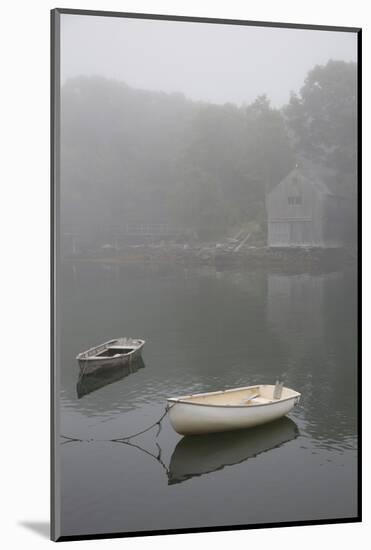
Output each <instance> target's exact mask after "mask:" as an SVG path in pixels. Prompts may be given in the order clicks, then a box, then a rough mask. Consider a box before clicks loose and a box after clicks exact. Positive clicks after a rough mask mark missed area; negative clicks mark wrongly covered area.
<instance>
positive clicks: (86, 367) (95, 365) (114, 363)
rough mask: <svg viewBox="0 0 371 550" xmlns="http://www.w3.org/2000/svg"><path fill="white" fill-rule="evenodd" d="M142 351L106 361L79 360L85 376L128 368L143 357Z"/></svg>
mask: <svg viewBox="0 0 371 550" xmlns="http://www.w3.org/2000/svg"><path fill="white" fill-rule="evenodd" d="M141 354H142V349H138V350H135V351H134V352H133V353H131V354H130V355H121V356H119V357H107V358H104V359H78V362H79V367H80V371H81V372H82V373H83V374H91V373H93V372H96V371H98V370H101V369H102V368H104V369H111V368H114V367H124V366H128V365H130V364H131V363H133V362H134V361H136V360H137V359H139V357H141Z"/></svg>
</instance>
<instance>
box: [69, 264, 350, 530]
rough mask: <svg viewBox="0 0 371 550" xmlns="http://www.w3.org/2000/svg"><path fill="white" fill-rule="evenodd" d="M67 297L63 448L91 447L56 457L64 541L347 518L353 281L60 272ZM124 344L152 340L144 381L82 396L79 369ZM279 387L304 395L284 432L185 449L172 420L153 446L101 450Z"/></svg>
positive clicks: (141, 440)
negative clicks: (187, 398) (198, 405)
mask: <svg viewBox="0 0 371 550" xmlns="http://www.w3.org/2000/svg"><path fill="white" fill-rule="evenodd" d="M61 286H62V302H63V305H62V334H61V338H62V339H61V341H62V380H61V393H60V406H61V410H62V412H61V433H62V434H65V435H68V436H72V437H77V438H80V439H84V440H88V441H83V442H68V443H63V444H61V446H60V452H61V475H62V534H63V535H79V534H87V533H108V532H128V531H138V530H157V529H182V528H196V527H211V526H220V525H238V524H256V523H261V522H264V523H266V522H281V521H300V520H315V519H331V518H342V517H352V516H355V515H356V513H357V491H356V486H357V453H356V443H357V440H356V408H357V407H356V403H357V396H356V388H357V380H356V356H357V350H356V336H357V315H356V277H355V274H354V273H351V272H336V273H326V274H316V275H310V274H300V275H284V274H278V273H270V272H267V271H253V272H250V271H233V270H225V271H221V272H218V271H216V270H215V269H212V268H202V269H183V268H174V269H169V267H166V268H165V267H158V266H157V267H156V266H146V267H143V266H137V265H130V266H122V265H120V266H119V265H107V264H106V265H103V264H94V263H92V262H91V263H89V262H86V263H84V262H80V263H75V264H73V263H70V262H66V263H64V264H62V277H61ZM121 335H128V336H133V337H139V338H145V339H146V341H147V343H146V345H145V348H144V352H143V360H144V364H143V365H138V366H139V367H141V368H138V370H137V371H136V372H132V373H128V372H119V373H117V372H116V373H114V374H113V375H112V376H111V377H110V376H106V377H105V378H103V379H102V378H99V377H95V378H94V377H93V378H92V379H88V380H83V381H81V380H80V383H79V384H77V383H78V365H77V362H76V360H75V356H76V354H77V353H78V352H80V351H82V350H84V349H87V348H88V347H90V346H93V345H95V344H98V343H101V342H103V341H105V340H108V339H110V338H113V337H116V336H121ZM125 375H126V376H125ZM277 378H280V379H283V380H284V382H285V385H286V386H289V387H292V388H294V389H295V390H297V391H300V392H301V393H302V400H301V403H300V405H299V406H298V407H297V408H295V409H294V410H293V412H292V413H291V414H290V415H289V418H284V419H282V420H280V421H278V422H275V423H272V424H270V425H269V424H268V425H266V426H262V427H259V428H256V429H253V430H246V431H241V432H236V433H229V434H215V435H209V436H198V437H187V438H182V437H180V436H179V435H177V434H176V433H175V432H174V431H173V430H172V428H171V426H170V424H169V421H168V419H167V418H165V419H164V421H163V423H162V430H161V432H160V434H159V436H158V438H157V439H156V437H155V436H156V429H153V430H152V431H150V432H147V433H145V434H143V435H141V436H140V437H138V438H136V439H134V440H132V443H135V445H137V446H136V447H134V446H129V445H125V444H122V443H113V442H110V441H107V440H109V439H113V438H117V437H124V436H126V435H130V434H132V433H135V432H137V431H140V430H141V429H144V428H146V427H147V426H149V425H150V424H152V423H153V422H155V421H156V420H157V419H158V418H159V417H160V415H161V414H162V412H163V410H164V405H165V399H166V397H169V396H176V395H182V394H187V393H194V392H203V391H212V390H218V389H224V388H231V387H236V386H245V385H251V384H255V383H268V384H270V383H274V382H275V380H276V379H277ZM110 382H111V383H110ZM61 441H63V439H61ZM156 441H157V444H158V445H156ZM138 447H140V448H138ZM159 449H160V450H161V456H160V460H157V459H156V456H157V455H158V453H159Z"/></svg>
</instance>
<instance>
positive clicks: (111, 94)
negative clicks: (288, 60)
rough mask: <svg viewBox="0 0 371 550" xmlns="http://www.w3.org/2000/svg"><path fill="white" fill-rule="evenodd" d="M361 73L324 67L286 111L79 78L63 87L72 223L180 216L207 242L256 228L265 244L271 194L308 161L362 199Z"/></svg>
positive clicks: (102, 230)
mask: <svg viewBox="0 0 371 550" xmlns="http://www.w3.org/2000/svg"><path fill="white" fill-rule="evenodd" d="M356 82H357V68H356V64H355V63H346V62H343V61H329V62H328V63H327V64H326V65H323V66H316V67H314V68H313V69H312V70H311V71H310V72H309V73H308V75H307V77H306V79H305V81H304V83H303V86H302V88H301V90H300V91H299V93H297V94H292V95H291V97H290V100H289V102H288V104H287V105H286V106H284V107H282V108H280V109H277V108H274V107H272V106H271V104H270V101H269V98H268V97H267V96H265V95H262V96H260V97H258V98H257V99H256V100H255V101H254V102H252V103H251V104H249V105H242V106H236V105H233V104H231V103H227V104H224V105H215V104H208V103H205V102H201V101H200V102H195V101H190V100H189V99H187V98H185V97H184V96H183V95H182V94H179V93H173V94H166V93H163V92H152V91H145V90H137V89H133V88H131V87H130V86H128V85H126V84H125V83H122V82H118V81H114V80H109V79H105V78H101V77H77V78H73V79H70V80H68V81H67V82H66V83H65V84H64V86H63V87H62V90H61V201H62V209H61V212H62V214H61V221H62V230H63V228H65V229H66V230H72V231H75V232H77V233H79V232H82V233H84V232H85V233H90V234H92V235H94V234H96V235H97V236H98V235H103V234H105V235H107V237H109V235H110V233H112V232H115V233H117V232H120V228H122V227H123V226H124V224H126V223H170V224H173V225H177V226H181V227H184V228H187V229H191V230H192V231H193V232H194V233H195V234H197V235H198V237H199V238H200V239H203V240H208V239H210V240H213V239H220V238H223V237H225V236H227V235H231V234H233V233H234V232H235V231H237V230H239V229H241V228H245V229H249V230H251V231H252V233H253V234H255V236H256V238H257V239H261V240H262V241H264V238H265V231H266V229H265V227H266V212H265V197H266V194H267V193H268V192H269V191H270V190H271V189H272V188H273V187H274V186H275V185H277V184H278V183H279V182H280V181H281V179H282V178H283V177H285V176H286V175H287V174H288V173H289V172H290V171H291V170H292V168H293V167H294V166H295V165H296V164H297V163H299V164H300V159H302V158H305V159H309V160H311V161H313V162H315V163H317V164H320V165H321V166H324V167H327V168H330V169H331V170H333V172H334V173H335V174H336V178H335V181H336V189H333V190H332V191H333V192H339V193H342V194H345V195H346V196H348V198H349V199H350V200H353V201H354V200H355V194H356V165H357V163H356V160H357V149H356V148H357V140H356V137H357V116H356V115H357V89H356Z"/></svg>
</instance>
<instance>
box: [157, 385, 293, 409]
mask: <svg viewBox="0 0 371 550" xmlns="http://www.w3.org/2000/svg"><path fill="white" fill-rule="evenodd" d="M270 385H271V384H260V385H256V386H246V387H243V388H232V389H230V390H219V391H216V392H209V393H208V392H207V393H195V394H191V395H185V396H182V397H168V398H167V401H168V402H171V403H173V404H174V405H175V404H176V403H182V404H183V405H198V406H201V407H214V408H215V407H217V408H222V409H251V408H252V407H270V406H271V405H277V404H278V403H284V402H285V401H290V400H292V399H298V398H299V399H300V397H301V393H299V392H297V391H295V390H292V389H291V388H286V389H287V390H290V391H292V392H294V393H295V395H291V396H290V397H285V398H281V399H276V400H274V401H270V402H269V403H251V404H250V403H249V404H247V403H246V404H244V405H217V404H211V403H198V402H194V401H191V400H190V398H192V397H204V396H206V395H221V394H225V393H232V392H234V391H242V390H248V389H254V388H260V387H262V386H270ZM187 399H188V400H187ZM171 408H172V407H171Z"/></svg>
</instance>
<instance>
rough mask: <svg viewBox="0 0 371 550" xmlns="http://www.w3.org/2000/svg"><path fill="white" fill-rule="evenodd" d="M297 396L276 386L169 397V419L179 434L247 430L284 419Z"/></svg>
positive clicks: (280, 386)
mask: <svg viewBox="0 0 371 550" xmlns="http://www.w3.org/2000/svg"><path fill="white" fill-rule="evenodd" d="M299 399H300V393H298V392H296V391H294V390H291V389H289V388H285V387H283V386H282V385H281V384H278V385H277V384H276V385H259V386H247V387H245V388H234V389H231V390H223V391H216V392H211V393H199V394H193V395H185V396H182V397H171V398H169V399H168V400H167V401H168V404H169V418H170V422H171V425H172V426H173V428H174V430H175V431H176V432H178V433H179V434H181V435H193V434H202V433H212V432H224V431H227V430H238V429H241V428H250V427H252V426H258V425H259V424H264V423H266V422H271V421H272V420H275V419H276V418H280V417H281V416H285V415H286V414H287V413H288V412H289V411H290V410H291V409H292V408H293V407H294V405H295V404H296V403H298V402H299Z"/></svg>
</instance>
